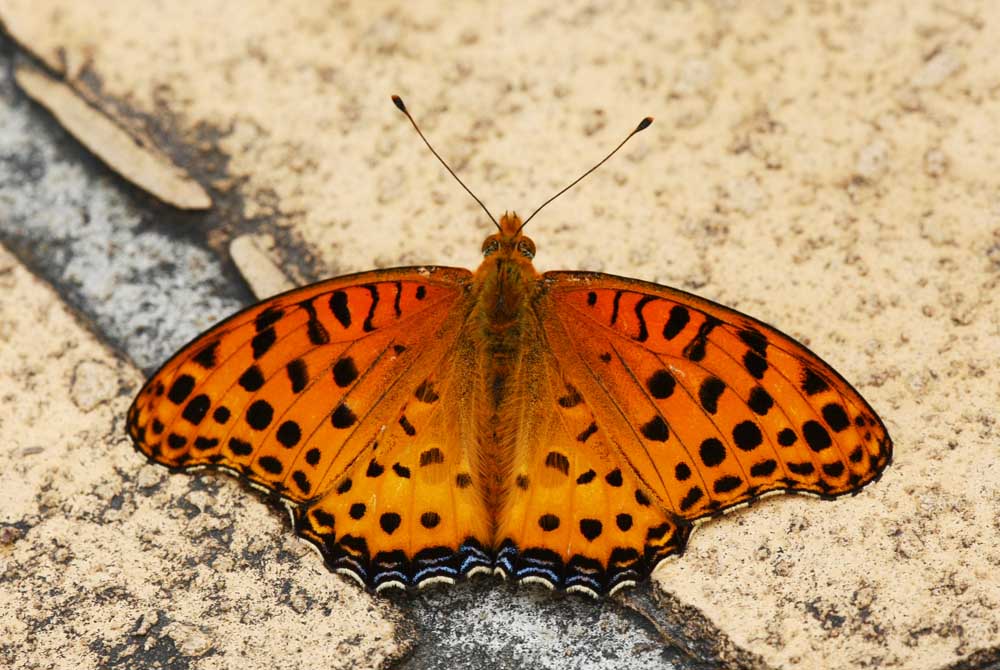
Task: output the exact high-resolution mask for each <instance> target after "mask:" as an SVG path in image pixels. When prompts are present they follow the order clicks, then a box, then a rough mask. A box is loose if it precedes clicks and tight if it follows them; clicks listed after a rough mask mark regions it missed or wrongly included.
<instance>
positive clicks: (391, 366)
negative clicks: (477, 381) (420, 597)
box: [128, 268, 488, 587]
mask: <svg viewBox="0 0 1000 670" xmlns="http://www.w3.org/2000/svg"><path fill="white" fill-rule="evenodd" d="M470 277H471V275H470V273H469V272H467V271H465V270H458V269H450V268H412V269H408V268H401V269H396V270H385V271H379V272H371V273H363V274H359V275H353V276H347V277H340V278H337V279H333V280H329V281H326V282H322V283H319V284H315V285H313V286H309V287H305V288H302V289H297V290H294V291H291V292H288V293H285V294H282V295H280V296H276V297H274V298H271V299H268V300H265V301H264V302H262V303H260V304H258V305H255V306H253V307H251V308H249V309H247V310H244V311H243V312H241V313H239V314H237V315H235V316H233V317H231V318H229V319H227V320H225V321H223V322H222V323H220V324H219V325H217V326H215V327H214V328H212V329H211V330H209V331H208V332H206V333H204V334H203V335H201V336H199V337H198V338H197V339H196V340H194V341H193V342H192V343H190V344H189V345H188V346H186V347H185V348H184V349H183V350H182V351H181V352H180V353H178V354H177V355H176V356H175V357H174V358H173V359H171V360H170V361H169V362H167V363H166V364H165V365H164V366H163V367H162V368H161V369H160V370H159V371H158V372H157V373H156V374H155V375H153V377H152V378H150V380H149V381H148V382H147V384H146V385H145V387H144V388H143V389H142V391H141V392H140V393H139V395H138V397H137V398H136V400H135V402H134V403H133V406H132V408H131V409H130V410H129V414H128V432H129V434H130V435H131V436H132V439H133V441H134V442H135V445H136V447H137V448H138V449H139V450H140V451H141V452H142V453H144V454H145V455H146V456H147V457H149V458H150V459H152V460H154V461H156V462H158V463H162V464H164V465H167V466H170V467H172V468H176V469H191V468H198V467H209V468H219V469H223V470H226V471H229V472H232V473H234V474H237V475H239V476H240V477H242V478H245V479H247V480H249V482H251V483H252V484H253V485H255V486H256V487H258V488H261V489H264V490H266V491H268V492H270V493H274V494H277V495H278V496H280V497H281V498H283V499H284V500H285V501H286V502H288V503H289V504H290V505H292V506H293V508H294V510H295V512H294V515H295V518H296V526H297V531H298V532H299V533H300V534H301V535H303V536H304V537H306V538H307V539H309V540H310V541H312V542H313V543H314V544H316V545H317V546H318V547H319V548H320V550H321V551H322V553H324V555H325V557H326V558H327V561H328V562H329V563H330V565H331V566H332V567H333V568H334V569H337V570H342V571H346V572H349V573H351V574H353V575H355V576H356V577H358V578H359V579H361V581H363V582H365V583H366V584H368V585H369V586H376V587H377V586H379V585H380V584H382V583H385V582H388V581H394V582H396V583H401V584H404V585H409V584H414V583H418V582H419V581H421V580H424V579H431V578H434V577H445V578H451V577H454V576H455V575H457V574H461V566H462V565H463V564H465V565H466V568H467V570H466V571H468V569H472V568H474V567H475V566H476V565H478V563H477V562H476V560H473V559H470V558H469V556H470V555H471V554H474V553H475V550H477V547H479V546H481V545H482V544H483V543H485V542H488V538H487V537H486V536H485V531H484V530H483V528H484V527H485V526H486V525H487V524H486V522H485V519H486V512H485V510H484V509H483V508H482V504H481V501H479V500H478V498H477V497H476V495H474V494H473V492H472V491H471V490H470V491H469V492H467V493H463V492H457V493H456V492H453V491H452V488H451V483H446V481H445V480H446V479H447V478H448V477H450V478H451V480H452V482H453V481H454V479H455V477H456V476H457V474H458V473H457V469H459V468H462V467H463V456H462V450H461V445H460V444H458V443H456V442H454V441H452V442H450V443H448V444H447V445H444V444H441V445H438V446H439V448H440V449H442V451H441V453H444V452H443V449H444V448H445V447H447V448H450V449H452V451H451V452H449V454H448V456H449V462H448V463H447V465H446V467H445V469H446V470H447V472H445V469H442V468H437V469H435V468H427V467H425V468H424V469H423V470H419V468H418V466H419V464H420V461H421V454H422V453H424V452H426V451H427V450H428V449H429V448H430V447H428V446H426V445H425V443H426V438H427V435H428V434H429V431H427V430H426V428H427V425H426V423H425V422H429V421H434V422H437V423H440V424H444V425H443V427H442V428H441V430H442V432H447V431H450V430H453V427H452V426H451V425H449V424H448V421H449V414H455V413H457V412H458V409H457V408H453V407H451V405H450V403H451V402H452V398H454V397H455V396H454V394H452V393H451V391H449V392H448V394H447V395H446V394H445V391H444V389H443V388H440V387H437V388H436V389H435V387H434V386H433V383H434V382H433V380H432V378H433V373H434V371H435V370H437V369H439V367H440V366H441V365H445V364H447V361H453V360H454V359H453V356H452V354H453V352H454V349H455V342H456V340H457V338H458V336H459V333H460V332H461V326H462V322H463V320H464V317H463V310H464V311H467V308H466V307H465V305H466V302H465V301H467V293H468V291H467V287H468V282H469V280H470ZM442 396H443V397H442ZM439 398H440V399H441V402H434V403H431V402H426V401H429V400H432V399H433V400H434V401H438V400H439ZM428 408H433V411H428ZM451 419H452V420H453V419H454V416H451ZM415 426H416V427H415ZM418 429H419V432H418ZM424 458H425V460H426V458H427V457H424ZM435 465H436V464H435ZM439 470H440V471H439ZM453 471H454V472H453ZM410 473H412V474H410ZM403 475H407V476H403ZM413 498H422V499H423V500H425V502H426V503H427V504H429V505H431V506H432V507H434V509H430V508H428V509H427V510H423V511H417V510H415V509H414V508H413V506H412V504H411V500H412V499H413ZM412 514H417V518H415V519H412V518H410V516H411V515H412ZM433 515H438V519H437V522H434V521H435V518H434V516H433ZM421 520H422V521H423V523H421ZM425 550H428V551H425ZM421 552H423V553H421ZM470 561H471V563H470ZM480 562H481V561H480Z"/></svg>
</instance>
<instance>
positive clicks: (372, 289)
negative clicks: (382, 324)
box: [361, 284, 379, 333]
mask: <svg viewBox="0 0 1000 670" xmlns="http://www.w3.org/2000/svg"><path fill="white" fill-rule="evenodd" d="M361 288H364V289H366V290H367V291H368V294H369V295H370V296H371V299H372V303H371V305H369V306H368V315H367V316H366V317H365V322H364V324H363V325H362V328H363V329H364V331H365V332H366V333H370V332H371V331H373V330H375V326H374V325H372V319H374V318H375V308H376V307H378V297H379V296H378V287H377V286H374V285H372V284H365V285H364V286H362V287H361Z"/></svg>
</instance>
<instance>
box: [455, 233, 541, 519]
mask: <svg viewBox="0 0 1000 670" xmlns="http://www.w3.org/2000/svg"><path fill="white" fill-rule="evenodd" d="M520 228H521V220H520V219H519V218H518V217H517V215H516V214H510V215H507V214H505V215H504V216H503V217H501V219H500V232H498V233H496V234H494V235H490V236H489V237H488V238H486V241H485V242H484V243H483V254H484V256H485V258H484V260H483V262H482V264H481V265H480V266H479V269H478V270H477V271H476V274H475V279H474V281H473V286H474V290H473V295H474V296H475V301H476V302H475V305H474V306H473V312H472V319H471V324H470V325H472V326H473V327H474V328H475V329H476V330H477V331H478V334H479V336H480V337H477V338H476V340H477V341H478V342H479V343H480V346H481V349H480V351H479V352H477V353H478V356H479V361H478V363H479V365H478V367H479V370H480V373H481V382H480V383H481V384H482V387H481V389H482V397H483V398H484V399H485V400H486V402H485V403H484V407H485V408H486V410H487V411H486V412H484V414H485V416H484V417H483V419H484V420H485V425H483V428H484V430H482V431H481V433H480V434H481V436H482V437H483V438H484V443H482V444H481V445H480V449H481V453H480V454H479V455H480V457H481V458H480V459H479V460H480V464H481V471H480V472H481V474H482V477H481V481H482V483H483V485H484V489H485V491H484V492H485V494H486V498H487V505H489V506H490V507H491V508H493V509H499V508H500V507H502V506H503V497H504V496H503V492H504V491H505V490H507V489H508V488H509V487H508V484H509V482H507V480H508V479H509V477H510V469H511V462H512V460H513V457H514V445H513V439H512V438H513V434H512V433H510V431H504V430H503V427H504V426H508V427H509V426H511V425H516V422H512V421H510V417H506V416H504V411H505V408H509V407H511V406H512V403H511V402H510V399H511V397H510V396H511V394H512V393H517V392H518V391H517V388H515V387H514V385H513V384H512V380H514V379H521V378H523V375H520V372H521V370H522V369H523V368H524V367H525V366H526V365H527V366H530V365H531V362H530V361H527V360H525V353H526V352H528V351H530V350H531V349H532V347H531V346H530V343H531V342H533V341H537V338H538V337H539V336H540V333H539V332H538V328H537V320H536V317H535V316H534V313H533V311H532V303H533V299H534V296H535V292H536V291H537V290H538V287H539V282H538V279H539V276H540V275H539V274H538V271H537V270H535V267H534V265H532V262H531V259H532V257H533V256H534V252H535V245H534V243H533V242H532V241H531V240H530V239H529V238H527V237H525V236H524V235H522V234H521V232H520ZM491 427H492V428H491Z"/></svg>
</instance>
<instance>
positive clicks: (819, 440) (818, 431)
mask: <svg viewBox="0 0 1000 670" xmlns="http://www.w3.org/2000/svg"><path fill="white" fill-rule="evenodd" d="M802 436H803V437H804V438H806V444H808V445H809V448H810V449H812V450H813V451H823V450H824V449H828V448H829V447H830V445H831V444H833V440H831V439H830V433H828V432H826V428H824V427H823V426H821V425H820V424H819V422H818V421H813V420H809V421H806V422H805V423H804V424H802Z"/></svg>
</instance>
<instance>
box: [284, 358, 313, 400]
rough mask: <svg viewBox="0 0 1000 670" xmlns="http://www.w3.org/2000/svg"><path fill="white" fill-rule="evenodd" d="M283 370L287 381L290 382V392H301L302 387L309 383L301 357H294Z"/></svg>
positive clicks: (306, 370) (304, 363)
mask: <svg viewBox="0 0 1000 670" xmlns="http://www.w3.org/2000/svg"><path fill="white" fill-rule="evenodd" d="M285 372H286V373H287V374H288V381H289V382H291V384H292V393H301V392H302V389H304V388H305V387H306V384H308V383H309V371H308V369H307V368H306V362H305V361H304V360H302V359H301V358H296V359H295V360H294V361H290V362H289V363H288V365H286V366H285Z"/></svg>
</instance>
